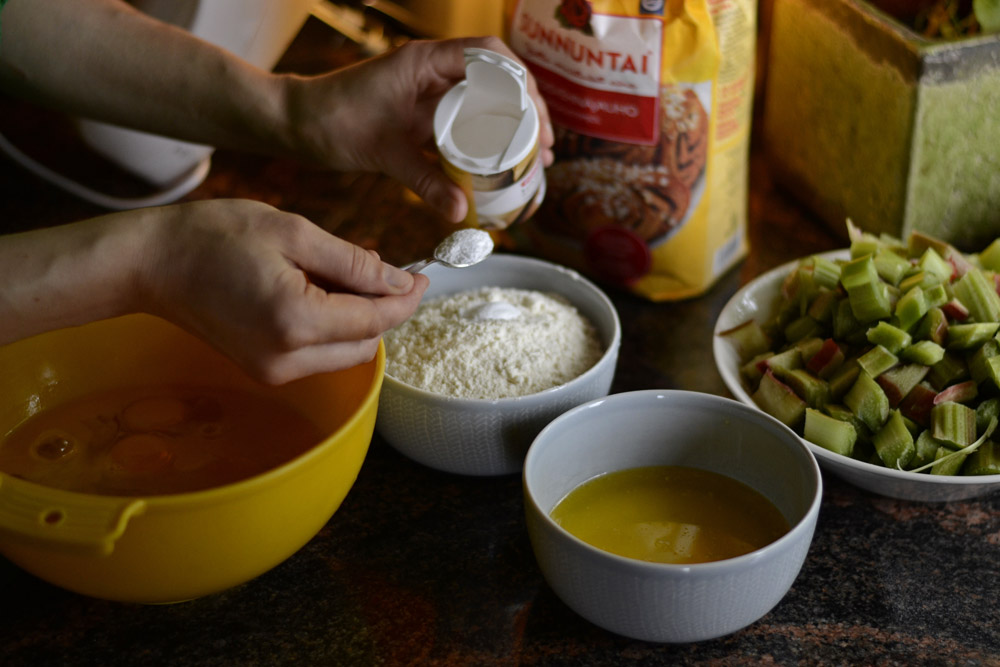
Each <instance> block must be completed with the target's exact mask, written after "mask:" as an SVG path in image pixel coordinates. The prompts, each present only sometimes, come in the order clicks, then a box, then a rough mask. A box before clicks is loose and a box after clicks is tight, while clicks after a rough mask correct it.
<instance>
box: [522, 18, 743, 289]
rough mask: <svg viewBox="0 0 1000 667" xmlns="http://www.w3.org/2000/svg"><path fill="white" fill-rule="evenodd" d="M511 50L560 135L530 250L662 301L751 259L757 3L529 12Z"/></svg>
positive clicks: (526, 230) (529, 235) (530, 227)
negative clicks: (525, 69)
mask: <svg viewBox="0 0 1000 667" xmlns="http://www.w3.org/2000/svg"><path fill="white" fill-rule="evenodd" d="M507 9H508V14H507V16H508V27H509V31H508V35H507V37H508V43H509V44H510V46H511V48H512V49H513V50H514V51H515V52H516V53H517V54H518V55H519V56H520V57H521V59H522V60H524V61H525V63H526V64H527V65H528V67H529V68H530V69H531V71H532V73H533V74H534V75H535V78H536V79H537V81H538V85H539V88H540V90H541V92H542V95H543V96H544V97H545V100H546V103H547V104H548V107H549V112H550V114H551V116H552V121H553V125H554V126H555V130H556V146H555V153H556V162H555V164H553V165H552V167H550V168H549V169H548V170H547V171H546V179H547V182H548V192H547V193H546V195H545V201H544V202H543V203H542V206H541V208H540V209H539V210H538V212H537V213H536V214H535V215H534V216H533V217H532V218H530V219H529V220H527V221H525V222H524V223H522V224H520V225H517V226H516V227H512V228H510V229H509V230H508V231H509V232H510V234H511V237H512V239H513V241H514V243H515V244H516V245H517V246H518V247H522V248H524V249H525V250H528V251H531V252H534V253H536V254H539V255H543V256H546V257H549V258H550V259H552V260H554V261H557V262H560V263H562V264H566V265H568V266H572V267H574V268H576V269H578V270H580V271H581V272H583V273H587V274H589V275H591V276H593V277H595V278H597V279H599V280H601V281H604V282H607V283H612V284H616V285H620V286H623V287H626V288H628V289H630V290H632V291H633V292H635V293H637V294H640V295H642V296H644V297H647V298H649V299H651V300H655V301H666V300H673V299H683V298H687V297H692V296H695V295H698V294H701V293H702V292H704V291H705V290H707V289H708V288H709V287H710V286H711V285H712V283H713V282H714V281H715V280H716V278H718V276H720V275H721V274H722V273H724V272H725V271H726V270H727V269H728V268H729V267H731V266H732V265H733V264H734V263H735V262H736V261H738V260H739V259H741V258H742V257H743V256H744V255H745V254H746V250H747V243H746V208H747V153H748V149H749V135H750V112H751V102H752V99H751V98H752V91H753V59H754V37H755V28H756V6H755V0H517V1H516V2H513V1H511V2H509V3H508V5H507Z"/></svg>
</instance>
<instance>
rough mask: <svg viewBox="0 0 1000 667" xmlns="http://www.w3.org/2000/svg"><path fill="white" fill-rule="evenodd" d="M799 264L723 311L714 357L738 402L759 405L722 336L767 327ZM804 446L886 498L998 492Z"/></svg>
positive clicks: (978, 479)
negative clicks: (753, 323) (754, 324)
mask: <svg viewBox="0 0 1000 667" xmlns="http://www.w3.org/2000/svg"><path fill="white" fill-rule="evenodd" d="M821 254H822V256H824V257H827V258H829V259H846V258H848V257H850V252H849V251H848V250H846V249H843V250H835V251H831V252H827V253H821ZM799 261H800V260H794V261H791V262H788V263H787V264H783V265H782V266H779V267H777V268H775V269H772V270H770V271H768V272H767V273H765V274H763V275H761V276H758V277H757V278H755V279H754V280H752V281H751V282H749V283H747V284H746V285H744V286H743V287H742V288H740V290H739V291H737V292H736V294H734V295H733V296H732V298H731V299H730V300H729V302H728V303H727V304H726V305H725V306H724V307H723V309H722V312H721V313H720V314H719V319H718V320H717V321H716V323H715V339H714V341H713V352H714V355H715V365H716V368H718V370H719V375H721V376H722V381H723V382H725V384H726V387H727V388H728V389H729V391H730V392H732V394H733V396H734V397H735V398H736V399H737V400H739V401H741V402H743V403H745V404H747V405H750V406H753V407H754V408H757V404H756V403H755V402H754V400H753V398H751V396H750V393H749V392H748V391H747V388H746V387H744V386H743V383H742V381H741V380H740V356H739V352H738V351H737V350H736V349H735V347H733V345H732V343H731V342H730V341H728V340H726V339H725V337H723V336H720V335H719V333H720V332H722V331H726V330H727V329H731V328H733V327H735V326H737V325H739V324H742V323H743V322H746V321H747V320H750V319H756V320H757V321H758V322H760V323H761V324H763V323H764V322H767V321H769V320H770V319H772V318H773V317H775V315H776V314H777V312H778V307H779V305H780V302H781V283H782V282H783V281H784V279H785V277H786V276H787V275H788V274H789V273H790V272H791V271H792V270H793V269H794V268H795V267H796V266H798V264H799ZM757 409H759V408H757ZM803 442H805V443H806V445H808V446H809V449H810V450H811V451H812V453H813V454H814V455H815V456H816V458H817V460H819V464H820V466H822V468H823V470H826V471H829V472H830V473H832V474H834V475H836V476H837V477H840V478H841V479H843V480H845V481H847V482H849V483H851V484H853V485H855V486H857V487H858V488H861V489H864V490H865V491H869V492H871V493H876V494H878V495H880V496H885V497H887V498H897V499H899V500H912V501H916V502H927V503H938V502H951V501H956V500H967V499H970V498H978V497H981V496H986V495H989V494H991V493H996V492H998V491H1000V475H931V474H924V473H916V472H910V471H909V470H893V469H892V468H887V467H885V466H880V465H874V464H872V463H868V462H866V461H858V460H856V459H853V458H851V457H849V456H843V455H842V454H837V453H835V452H831V451H830V450H828V449H824V448H823V447H820V446H819V445H816V444H813V443H811V442H809V441H808V440H803Z"/></svg>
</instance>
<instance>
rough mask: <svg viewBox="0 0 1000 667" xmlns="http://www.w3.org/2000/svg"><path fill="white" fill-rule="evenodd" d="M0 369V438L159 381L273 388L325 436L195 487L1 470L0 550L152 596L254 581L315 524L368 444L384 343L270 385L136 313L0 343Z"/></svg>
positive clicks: (112, 590)
mask: <svg viewBox="0 0 1000 667" xmlns="http://www.w3.org/2000/svg"><path fill="white" fill-rule="evenodd" d="M0 369H2V373H0V435H5V434H7V433H9V432H10V431H11V430H12V429H13V428H14V427H15V426H17V425H18V424H19V423H21V422H22V421H23V420H24V419H26V418H28V417H29V416H31V415H33V414H36V413H38V412H40V411H42V410H46V409H48V408H50V407H54V406H56V405H59V404H61V403H64V402H66V401H69V400H72V399H74V398H77V397H79V396H84V395H87V394H92V393H95V392H100V391H103V390H106V389H112V388H115V387H123V386H125V387H127V386H140V385H145V384H163V383H186V384H192V383H197V384H201V385H211V386H216V387H232V388H236V389H241V390H243V391H252V392H255V393H257V394H264V395H266V396H273V397H274V398H275V399H277V400H281V401H284V402H285V403H286V404H289V405H291V406H293V407H295V408H296V409H297V410H298V411H299V412H301V413H302V414H303V415H305V416H306V417H308V418H310V419H312V420H313V421H314V422H315V423H316V424H317V425H318V426H319V427H320V428H321V429H322V430H323V431H324V432H326V433H329V434H330V435H329V436H328V437H327V438H326V439H325V440H323V442H321V443H319V444H318V445H316V446H315V447H314V448H312V449H311V450H309V451H307V452H306V453H304V454H302V455H301V456H299V457H298V458H295V459H293V460H292V461H289V462H288V463H286V464H285V465H283V466H281V467H279V468H276V469H274V470H271V471H269V472H267V473H264V474H262V475H259V476H257V477H253V478H250V479H247V480H244V481H241V482H237V483H234V484H229V485H226V486H220V487H216V488H212V489H207V490H204V491H198V492H194V493H184V494H177V495H167V496H149V497H114V496H99V495H93V494H83V493H72V492H67V491H60V490H56V489H52V488H48V487H45V486H41V485H38V484H34V483H31V482H26V481H24V480H21V479H17V478H15V477H12V476H10V475H6V474H2V473H0V553H2V554H3V555H4V556H6V557H7V558H9V559H10V560H11V561H12V562H14V563H16V564H17V565H19V566H20V567H22V568H24V569H25V570H27V571H28V572H31V573H32V574H34V575H36V576H38V577H40V578H41V579H44V580H46V581H48V582H50V583H53V584H55V585H57V586H61V587H63V588H66V589H69V590H72V591H76V592H78V593H82V594H85V595H90V596H93V597H99V598H105V599H111V600H121V601H129V602H144V603H160V602H177V601H181V600H188V599H191V598H195V597H199V596H202V595H207V594H209V593H214V592H217V591H221V590H224V589H226V588H230V587H232V586H235V585H237V584H241V583H243V582H245V581H248V580H250V579H252V578H254V577H256V576H257V575H259V574H261V573H263V572H265V571H266V570H269V569H270V568H272V567H274V566H275V565H277V564H279V563H281V562H282V561H283V560H285V559H286V558H288V557H289V556H291V555H292V554H293V553H295V552H296V551H297V550H298V549H299V548H301V547H302V546H303V545H304V544H305V543H306V542H308V541H309V540H310V539H312V537H313V536H314V535H315V534H316V533H317V532H319V530H320V528H322V527H323V525H324V524H325V523H326V522H327V521H328V520H329V519H330V517H331V516H332V515H333V513H334V512H335V511H336V510H337V508H338V507H339V506H340V503H341V502H342V501H343V499H344V497H345V496H346V495H347V492H348V491H349V490H350V488H351V486H352V485H353V484H354V481H355V479H356V478H357V474H358V471H359V470H360V468H361V464H362V462H363V461H364V457H365V455H366V453H367V451H368V446H369V444H370V443H371V437H372V432H373V429H374V426H375V413H376V410H377V406H378V395H379V391H380V389H381V386H382V376H383V372H384V369H385V351H384V349H383V348H382V346H381V345H380V346H379V351H378V355H377V356H376V358H375V359H373V360H372V361H371V362H369V363H366V364H362V365H360V366H356V367H355V368H351V369H348V370H345V371H340V372H336V373H328V374H322V375H316V376H313V377H309V378H305V379H302V380H298V381H296V382H292V383H289V384H287V385H284V386H281V387H265V386H262V385H260V384H258V383H256V382H254V381H253V380H251V379H249V378H248V377H247V376H246V375H244V374H243V372H242V371H240V369H239V368H237V367H236V366H235V365H234V364H233V363H232V362H230V361H229V360H228V359H226V358H224V357H223V356H222V355H220V354H219V353H217V352H215V351H214V350H213V349H211V348H210V347H209V346H207V345H205V344H204V343H202V342H201V341H199V340H198V339H196V338H194V337H193V336H191V335H189V334H187V333H185V332H184V331H182V330H180V329H178V328H177V327H175V326H173V325H172V324H168V323H167V322H165V321H163V320H160V319H157V318H154V317H150V316H146V315H130V316H128V317H122V318H116V319H113V320H106V321H102V322H95V323H93V324H88V325H86V326H83V327H78V328H74V329H65V330H61V331H55V332H51V333H47V334H43V335H41V336H36V337H34V338H30V339H27V340H24V341H19V342H17V343H13V344H10V345H7V346H4V347H0Z"/></svg>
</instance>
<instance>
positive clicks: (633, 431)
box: [523, 390, 822, 643]
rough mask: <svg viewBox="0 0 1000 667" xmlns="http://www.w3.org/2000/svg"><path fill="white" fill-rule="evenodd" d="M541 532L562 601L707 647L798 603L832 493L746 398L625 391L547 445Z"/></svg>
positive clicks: (531, 505)
mask: <svg viewBox="0 0 1000 667" xmlns="http://www.w3.org/2000/svg"><path fill="white" fill-rule="evenodd" d="M523 478H524V496H525V510H526V518H527V527H528V534H529V536H530V539H531V544H532V548H533V550H534V553H535V556H536V559H537V561H538V564H539V567H540V569H541V571H542V574H543V575H544V577H545V579H546V581H547V582H548V584H549V586H550V587H551V588H552V590H553V591H554V592H555V593H556V595H557V596H558V597H559V598H560V599H562V601H563V602H565V603H566V605H567V606H568V607H569V608H570V609H572V610H573V611H575V612H576V613H577V614H579V615H580V616H582V617H584V618H585V619H587V620H589V621H590V622H592V623H594V624H595V625H597V626H599V627H601V628H604V629H605V630H609V631H611V632H614V633H617V634H620V635H624V636H626V637H631V638H634V639H640V640H643V641H651V642H669V643H679V642H695V641H702V640H707V639H713V638H716V637H721V636H724V635H727V634H730V633H733V632H736V631H738V630H740V629H742V628H744V627H746V626H748V625H750V624H751V623H753V622H755V621H757V620H758V619H760V618H761V617H763V616H764V615H765V614H767V613H768V612H769V611H770V610H771V609H772V608H773V607H774V606H775V605H776V604H777V603H778V602H779V601H780V600H781V599H782V598H783V597H784V596H785V594H786V593H787V592H788V590H789V588H790V587H791V585H792V583H793V582H794V580H795V578H796V577H797V576H798V573H799V570H800V569H801V567H802V564H803V562H804V561H805V558H806V555H807V552H808V550H809V546H810V544H811V542H812V537H813V532H814V530H815V527H816V520H817V516H818V514H819V507H820V500H821V496H822V478H821V476H820V470H819V467H818V466H817V464H816V461H815V459H814V458H813V456H812V454H811V453H810V452H809V450H808V449H807V447H806V445H805V444H804V443H803V442H802V441H801V440H800V439H799V438H798V436H796V435H795V433H794V432H793V431H792V430H791V429H789V428H787V427H786V426H784V425H783V424H781V423H780V422H778V421H777V420H776V419H774V418H772V417H770V416H768V415H765V414H763V413H762V412H760V411H759V410H755V409H754V408H751V407H749V406H746V405H743V404H741V403H739V402H737V401H734V400H731V399H728V398H723V397H720V396H714V395H711V394H703V393H697V392H687V391H673V390H644V391H635V392H625V393H620V394H613V395H611V396H608V397H605V398H601V399H597V400H594V401H591V402H589V403H586V404H584V405H581V406H579V407H576V408H574V409H572V410H570V411H568V412H566V413H565V414H563V415H562V416H560V417H558V418H556V419H555V420H553V421H552V422H551V423H550V424H549V425H548V426H546V427H545V428H544V429H543V430H542V431H541V433H539V435H538V437H537V438H535V440H534V442H533V443H532V445H531V448H530V449H529V451H528V454H527V457H526V459H525V464H524V472H523Z"/></svg>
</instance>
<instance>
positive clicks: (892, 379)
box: [875, 364, 975, 421]
mask: <svg viewBox="0 0 1000 667" xmlns="http://www.w3.org/2000/svg"><path fill="white" fill-rule="evenodd" d="M928 371H930V367H929V366H923V365H921V364H904V365H902V366H896V367H895V368H890V369H889V370H887V371H886V372H884V373H882V374H881V375H879V376H878V377H877V378H875V381H876V382H878V384H879V386H880V387H882V391H884V392H885V396H886V398H888V399H889V405H890V407H893V408H894V407H896V406H897V405H899V404H900V402H902V400H903V398H905V397H906V395H907V394H909V393H910V392H911V391H913V388H914V387H916V386H917V385H918V384H920V382H921V381H922V380H923V379H924V377H925V376H926V375H927V373H928ZM973 384H975V383H973ZM914 421H916V420H914Z"/></svg>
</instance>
